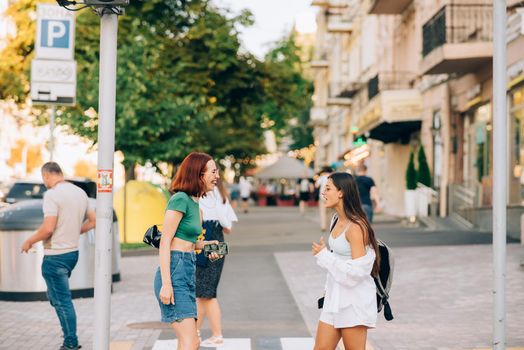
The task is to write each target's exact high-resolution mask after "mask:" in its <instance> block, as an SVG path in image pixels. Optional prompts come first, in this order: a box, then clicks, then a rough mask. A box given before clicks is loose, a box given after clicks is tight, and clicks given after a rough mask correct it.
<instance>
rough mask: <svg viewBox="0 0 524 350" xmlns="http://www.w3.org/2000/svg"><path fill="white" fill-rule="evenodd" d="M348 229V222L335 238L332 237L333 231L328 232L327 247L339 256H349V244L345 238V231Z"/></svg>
mask: <svg viewBox="0 0 524 350" xmlns="http://www.w3.org/2000/svg"><path fill="white" fill-rule="evenodd" d="M348 229H349V224H348V225H346V227H345V228H344V229H343V230H342V232H341V233H340V234H339V235H338V237H337V238H333V233H332V232H333V231H331V233H330V234H329V239H328V243H329V248H330V249H331V251H332V252H333V253H335V254H337V255H340V256H347V257H351V246H350V245H349V242H348V240H347V239H346V232H347V230H348Z"/></svg>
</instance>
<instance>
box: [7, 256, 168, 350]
mask: <svg viewBox="0 0 524 350" xmlns="http://www.w3.org/2000/svg"><path fill="white" fill-rule="evenodd" d="M156 266H158V257H157V256H142V257H132V258H123V259H122V263H121V274H122V281H121V282H119V283H115V284H113V288H114V290H113V294H112V296H111V340H112V342H113V346H112V349H122V350H141V349H143V348H144V347H146V346H149V347H152V346H153V344H154V342H155V340H156V339H157V338H158V335H159V334H160V332H161V330H160V329H155V328H148V329H138V328H130V327H128V325H132V324H134V323H138V322H139V323H143V322H151V321H153V322H156V321H158V319H159V310H158V304H157V302H156V299H155V298H154V296H153V275H154V269H155V267H156ZM73 302H74V304H75V308H76V312H77V319H78V337H79V341H80V344H81V345H82V348H83V349H86V350H87V349H92V339H93V320H94V310H93V308H94V299H93V298H87V299H75V300H74V301H73ZM0 315H1V317H2V321H1V322H0V339H1V341H0V349H20V350H23V349H28V350H37V349H38V350H40V349H52V350H53V349H58V348H59V347H60V345H61V344H62V333H61V331H60V324H59V323H58V318H57V317H56V315H55V313H54V310H53V308H52V307H51V306H50V305H49V303H48V302H47V301H46V302H23V303H21V302H4V301H0Z"/></svg>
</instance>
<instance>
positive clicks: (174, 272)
mask: <svg viewBox="0 0 524 350" xmlns="http://www.w3.org/2000/svg"><path fill="white" fill-rule="evenodd" d="M195 260H196V257H195V253H194V252H181V251H178V250H172V251H171V263H170V270H171V285H172V286H173V292H174V294H175V304H174V305H173V304H169V305H166V304H163V303H162V302H161V301H160V297H159V295H160V288H161V287H162V278H161V276H160V268H158V269H157V271H156V275H155V282H154V289H155V296H156V298H157V300H158V305H159V306H160V314H161V322H167V323H173V322H181V321H182V320H183V319H185V318H194V319H196V318H197V310H196V299H195V288H196V287H195V268H196V265H195Z"/></svg>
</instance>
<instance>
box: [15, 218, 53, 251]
mask: <svg viewBox="0 0 524 350" xmlns="http://www.w3.org/2000/svg"><path fill="white" fill-rule="evenodd" d="M57 220H58V217H57V216H45V217H44V221H43V222H42V225H40V227H39V228H38V230H36V232H35V233H34V234H33V235H32V236H31V237H29V238H28V239H26V240H25V242H24V243H23V244H22V248H21V250H22V253H27V252H28V251H29V249H31V247H32V246H33V244H35V243H37V242H40V241H44V240H46V239H48V238H49V237H51V235H52V234H53V232H54V231H55V228H56V222H57Z"/></svg>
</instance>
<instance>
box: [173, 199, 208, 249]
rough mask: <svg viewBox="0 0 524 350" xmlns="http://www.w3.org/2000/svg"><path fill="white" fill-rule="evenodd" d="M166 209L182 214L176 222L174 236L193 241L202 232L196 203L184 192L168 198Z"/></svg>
mask: <svg viewBox="0 0 524 350" xmlns="http://www.w3.org/2000/svg"><path fill="white" fill-rule="evenodd" d="M166 210H174V211H179V212H181V213H183V214H184V216H182V220H180V223H179V224H178V228H177V230H176V232H175V237H178V238H180V239H183V240H184V241H188V242H191V243H195V242H196V240H197V238H198V236H199V235H200V233H201V232H202V224H201V223H200V208H199V206H198V203H197V202H195V201H194V200H193V199H192V198H191V197H189V196H188V195H187V194H186V193H185V192H177V193H175V194H174V195H173V196H171V199H169V202H168V203H167V208H166Z"/></svg>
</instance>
